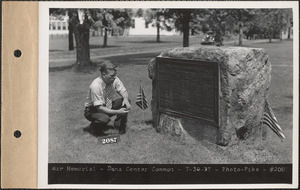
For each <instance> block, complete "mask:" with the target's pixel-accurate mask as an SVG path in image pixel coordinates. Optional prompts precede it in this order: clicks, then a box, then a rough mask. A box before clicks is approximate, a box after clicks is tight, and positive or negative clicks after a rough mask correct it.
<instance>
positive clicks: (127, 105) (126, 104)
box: [122, 98, 131, 110]
mask: <svg viewBox="0 0 300 190" xmlns="http://www.w3.org/2000/svg"><path fill="white" fill-rule="evenodd" d="M124 105H125V106H126V109H127V110H130V108H131V105H130V102H129V101H128V99H126V98H124V100H123V102H122V106H124Z"/></svg>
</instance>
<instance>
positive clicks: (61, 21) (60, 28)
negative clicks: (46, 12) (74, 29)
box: [49, 15, 69, 37]
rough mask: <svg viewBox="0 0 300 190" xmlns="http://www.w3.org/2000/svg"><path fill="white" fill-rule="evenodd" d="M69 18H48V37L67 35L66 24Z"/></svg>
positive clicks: (67, 24)
mask: <svg viewBox="0 0 300 190" xmlns="http://www.w3.org/2000/svg"><path fill="white" fill-rule="evenodd" d="M68 20H69V17H68V16H67V15H66V16H59V17H58V16H53V15H50V16H49V36H50V37H54V36H65V37H67V36H68V34H69V30H68V26H69V23H68Z"/></svg>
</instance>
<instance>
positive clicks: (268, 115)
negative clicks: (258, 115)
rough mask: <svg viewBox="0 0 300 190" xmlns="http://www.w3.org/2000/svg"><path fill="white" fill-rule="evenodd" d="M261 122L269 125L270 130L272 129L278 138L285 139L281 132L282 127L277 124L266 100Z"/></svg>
mask: <svg viewBox="0 0 300 190" xmlns="http://www.w3.org/2000/svg"><path fill="white" fill-rule="evenodd" d="M263 123H264V124H265V125H267V126H268V127H270V128H271V129H272V131H274V132H275V133H276V135H277V136H278V137H279V138H281V139H282V140H283V139H285V136H284V134H283V133H282V129H281V127H280V126H279V124H278V121H277V119H276V117H275V115H274V113H273V111H272V108H271V107H270V106H269V102H268V100H266V105H265V112H264V116H263Z"/></svg>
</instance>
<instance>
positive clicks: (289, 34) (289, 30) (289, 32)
mask: <svg viewBox="0 0 300 190" xmlns="http://www.w3.org/2000/svg"><path fill="white" fill-rule="evenodd" d="M287 38H288V39H291V27H289V28H288V36H287Z"/></svg>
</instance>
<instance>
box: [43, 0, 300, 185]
mask: <svg viewBox="0 0 300 190" xmlns="http://www.w3.org/2000/svg"><path fill="white" fill-rule="evenodd" d="M79 7H80V8H94V7H101V8H161V7H167V8H292V9H293V19H294V20H293V24H294V26H293V28H294V33H293V40H294V43H293V51H294V53H293V97H294V98H293V162H292V165H293V180H292V184H272V186H270V184H234V185H232V184H210V185H207V184H197V185H98V184H97V185H87V184H82V185H71V184H70V185H49V184H48V181H47V179H48V132H49V129H48V123H49V118H48V109H49V106H48V103H49V102H48V100H49V95H48V92H49V89H48V88H49V86H48V84H49V65H48V64H49V24H48V20H49V8H79ZM298 30H299V2H298V1H243V2H242V1H174V2H170V1H98V2H94V1H93V2H87V1H85V2H80V1H75V2H71V1H68V2H59V1H55V2H39V89H38V92H39V109H38V114H39V120H38V125H39V126H38V139H39V140H38V188H47V189H52V188H55V189H57V188H68V189H73V188H76V189H85V188H88V189H99V188H105V189H165V188H166V189H183V188H184V189H195V188H197V189H199V188H201V189H219V188H222V189H229V188H230V189H232V188H234V189H235V188H247V189H257V188H268V189H270V188H271V187H272V188H297V187H298V168H299V166H298V160H299V157H298V156H299V152H298V145H299V139H298V134H299V127H298V126H299V117H298V116H299V94H298V92H299V89H298V86H299V54H298V52H299V31H298Z"/></svg>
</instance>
